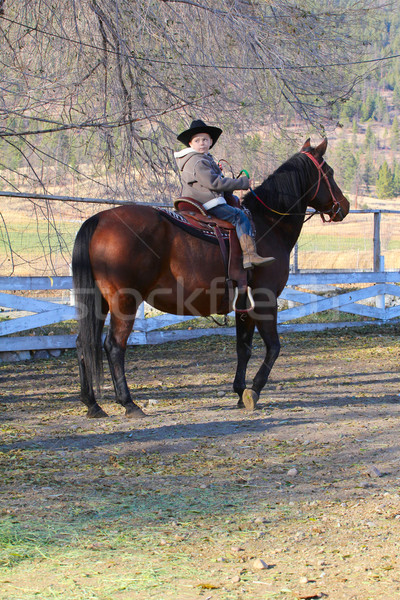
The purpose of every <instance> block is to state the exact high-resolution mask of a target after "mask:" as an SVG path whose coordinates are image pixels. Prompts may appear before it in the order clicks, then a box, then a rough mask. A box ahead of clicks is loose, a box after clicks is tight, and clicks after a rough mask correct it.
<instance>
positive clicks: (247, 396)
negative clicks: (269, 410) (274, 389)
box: [242, 390, 259, 410]
mask: <svg viewBox="0 0 400 600" xmlns="http://www.w3.org/2000/svg"><path fill="white" fill-rule="evenodd" d="M258 398H259V396H258V394H257V392H255V391H254V390H244V392H243V396H242V399H243V404H244V407H245V409H246V410H255V408H256V405H257V401H258Z"/></svg>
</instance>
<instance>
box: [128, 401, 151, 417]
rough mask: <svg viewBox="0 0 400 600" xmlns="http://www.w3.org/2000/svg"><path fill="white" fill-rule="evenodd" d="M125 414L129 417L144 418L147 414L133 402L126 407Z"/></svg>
mask: <svg viewBox="0 0 400 600" xmlns="http://www.w3.org/2000/svg"><path fill="white" fill-rule="evenodd" d="M125 416H126V417H129V419H144V417H146V416H147V415H146V414H145V413H144V412H143V411H142V409H141V408H139V407H138V406H136V405H135V404H133V405H132V406H127V407H126V409H125Z"/></svg>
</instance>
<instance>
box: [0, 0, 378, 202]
mask: <svg viewBox="0 0 400 600" xmlns="http://www.w3.org/2000/svg"><path fill="white" fill-rule="evenodd" d="M370 5H371V3H370V2H367V1H366V0H365V1H364V0H348V1H347V2H334V3H332V2H327V1H325V0H321V1H319V2H315V1H312V0H299V2H296V3H294V2H292V1H290V0H271V1H270V2H266V1H265V0H141V1H139V0H58V2H53V1H52V0H22V1H21V2H18V3H7V2H2V3H1V5H0V8H1V10H2V11H3V14H2V16H1V19H0V28H1V34H2V43H1V54H0V78H1V82H2V83H1V89H2V94H1V98H0V114H1V117H2V126H1V130H0V137H1V142H0V143H1V150H2V152H1V156H0V177H1V178H2V180H3V181H4V182H5V183H3V189H10V186H11V185H12V186H14V187H15V188H17V189H27V188H28V189H30V190H33V189H37V190H40V191H50V190H53V191H54V189H56V190H57V191H59V190H60V189H62V190H63V191H64V193H69V194H72V193H75V195H77V194H79V195H90V192H91V195H93V192H94V193H97V194H99V195H102V196H103V197H105V196H110V195H116V194H117V195H119V196H122V197H125V198H126V197H129V198H132V197H136V198H138V197H139V198H140V197H143V194H145V195H146V196H147V197H148V198H149V199H152V200H154V199H156V198H165V197H169V196H170V195H171V194H172V193H173V190H174V187H173V183H174V179H173V172H174V164H173V161H172V150H173V149H174V147H175V146H176V140H175V136H176V133H177V132H178V131H180V130H182V129H183V128H185V127H186V126H187V125H188V124H189V123H190V120H191V119H192V118H198V117H201V118H203V119H204V120H206V121H208V122H213V123H216V124H219V125H220V126H222V127H223V128H224V130H225V131H226V135H225V137H224V140H225V152H226V153H227V154H231V155H232V154H235V153H240V148H243V147H244V146H243V139H244V138H245V137H246V136H247V137H249V136H250V138H251V136H254V135H255V134H259V133H260V132H264V133H263V135H265V134H266V133H268V135H270V136H272V135H273V134H274V132H276V131H277V128H279V129H280V130H281V131H282V130H283V129H284V127H285V125H286V124H287V123H288V122H289V123H290V124H293V122H294V121H296V120H297V121H299V120H300V121H301V122H302V123H304V126H303V129H304V130H307V132H309V131H310V130H312V129H313V128H314V129H317V130H319V131H323V130H324V128H327V127H329V125H330V124H331V125H332V124H333V122H332V120H331V119H332V107H333V106H334V104H335V103H337V102H341V101H343V100H345V99H346V98H348V97H349V96H350V95H351V93H352V90H353V89H354V86H355V85H356V84H357V81H358V78H359V77H360V76H361V75H362V74H363V71H364V70H365V68H366V67H364V66H363V65H361V64H360V61H361V59H362V55H363V52H364V51H367V50H368V47H367V46H366V45H365V43H366V39H367V38H368V37H369V33H368V31H367V29H366V28H365V27H363V25H362V23H363V21H365V20H366V19H367V18H368V19H371V18H372V17H371V10H372V9H370V8H369V7H370ZM374 10H377V7H375V8H374ZM364 37H365V39H364ZM233 148H235V152H234V150H233ZM239 156H240V154H239ZM171 182H172V188H171Z"/></svg>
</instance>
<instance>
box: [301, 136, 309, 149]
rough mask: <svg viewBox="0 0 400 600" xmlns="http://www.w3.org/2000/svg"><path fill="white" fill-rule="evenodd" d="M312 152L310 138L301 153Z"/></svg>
mask: <svg viewBox="0 0 400 600" xmlns="http://www.w3.org/2000/svg"><path fill="white" fill-rule="evenodd" d="M310 150H311V140H310V138H308V139H306V141H305V142H304V144H303V147H302V149H301V150H300V152H309V151H310Z"/></svg>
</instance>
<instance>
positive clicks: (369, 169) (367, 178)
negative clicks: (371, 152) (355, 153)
mask: <svg viewBox="0 0 400 600" xmlns="http://www.w3.org/2000/svg"><path fill="white" fill-rule="evenodd" d="M361 179H362V181H363V183H364V186H365V191H366V193H367V194H369V193H370V191H371V186H372V185H374V183H375V180H376V173H375V169H374V165H373V163H372V160H371V157H370V156H367V158H366V160H365V163H364V168H363V171H362V175H361Z"/></svg>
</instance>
